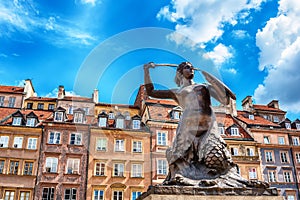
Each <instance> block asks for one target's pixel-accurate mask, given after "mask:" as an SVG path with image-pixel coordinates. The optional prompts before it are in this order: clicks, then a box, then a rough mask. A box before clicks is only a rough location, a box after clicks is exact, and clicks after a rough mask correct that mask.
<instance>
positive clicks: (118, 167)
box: [113, 163, 125, 177]
mask: <svg viewBox="0 0 300 200" xmlns="http://www.w3.org/2000/svg"><path fill="white" fill-rule="evenodd" d="M124 168H125V167H124V163H114V169H113V176H117V177H124V173H125V172H124Z"/></svg>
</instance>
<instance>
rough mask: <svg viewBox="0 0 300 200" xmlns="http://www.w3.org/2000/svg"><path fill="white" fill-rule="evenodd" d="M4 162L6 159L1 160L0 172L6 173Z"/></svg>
mask: <svg viewBox="0 0 300 200" xmlns="http://www.w3.org/2000/svg"><path fill="white" fill-rule="evenodd" d="M4 164H5V161H4V160H0V174H3V173H4Z"/></svg>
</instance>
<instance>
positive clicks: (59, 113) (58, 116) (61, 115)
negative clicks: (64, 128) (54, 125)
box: [54, 111, 64, 122]
mask: <svg viewBox="0 0 300 200" xmlns="http://www.w3.org/2000/svg"><path fill="white" fill-rule="evenodd" d="M54 121H55V122H63V121H64V112H62V111H56V112H54Z"/></svg>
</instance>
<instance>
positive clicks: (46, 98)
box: [26, 97, 57, 101]
mask: <svg viewBox="0 0 300 200" xmlns="http://www.w3.org/2000/svg"><path fill="white" fill-rule="evenodd" d="M56 99H57V98H51V97H29V98H28V99H26V100H30V101H56Z"/></svg>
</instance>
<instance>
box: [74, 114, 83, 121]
mask: <svg viewBox="0 0 300 200" xmlns="http://www.w3.org/2000/svg"><path fill="white" fill-rule="evenodd" d="M74 123H83V113H79V112H76V113H74Z"/></svg>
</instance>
